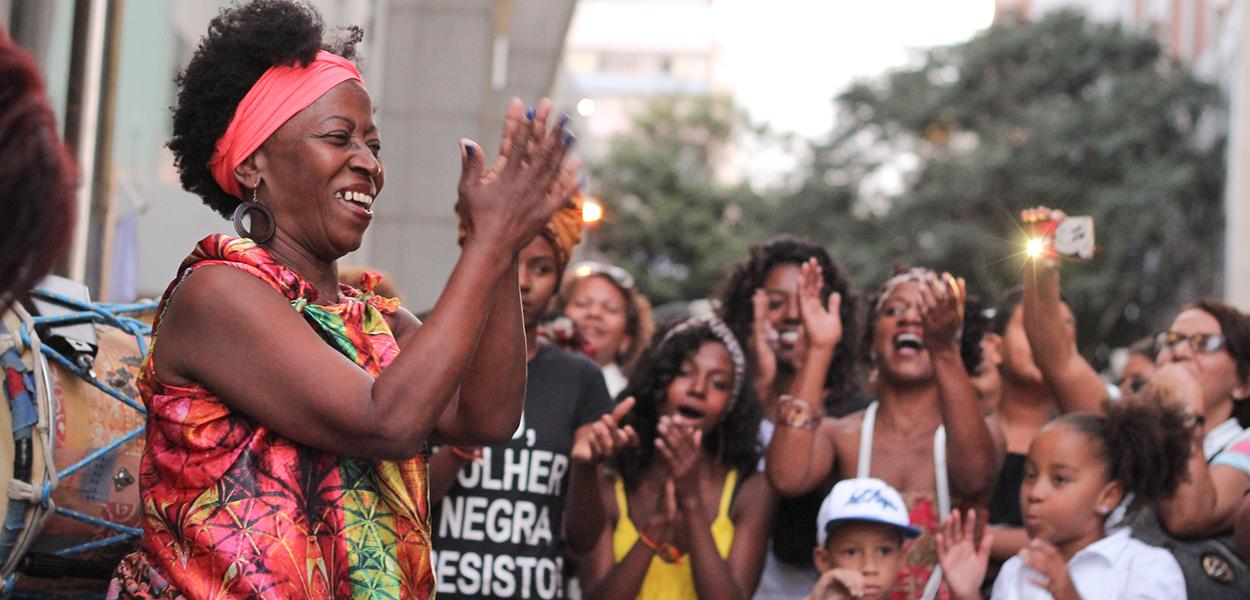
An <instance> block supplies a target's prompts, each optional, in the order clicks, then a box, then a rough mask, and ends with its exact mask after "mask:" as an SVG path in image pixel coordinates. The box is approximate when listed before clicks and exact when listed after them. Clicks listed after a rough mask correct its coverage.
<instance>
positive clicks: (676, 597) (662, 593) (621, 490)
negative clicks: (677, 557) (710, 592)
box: [612, 469, 738, 600]
mask: <svg viewBox="0 0 1250 600" xmlns="http://www.w3.org/2000/svg"><path fill="white" fill-rule="evenodd" d="M737 482H738V471H737V470H736V469H734V470H730V471H729V475H727V476H725V489H724V490H723V491H722V492H721V496H720V507H719V508H718V509H717V510H716V520H714V521H712V540H713V541H714V542H716V551H717V553H718V554H720V557H721V558H728V557H729V548H730V546H732V545H733V541H734V523H733V520H732V519H730V518H729V505H730V503H731V502H732V501H733V492H734V486H735V485H736V484H737ZM616 506H617V510H619V511H620V514H621V516H620V518H619V519H617V521H616V529H615V530H614V531H613V532H612V554H613V557H614V559H615V561H616V562H621V561H622V560H624V558H625V555H626V554H629V550H630V549H631V548H633V547H634V544H635V543H637V542H638V529H637V528H636V527H634V522H633V521H631V520H630V519H629V501H628V500H627V499H626V497H625V482H624V481H623V480H621V478H619V477H618V478H617V479H616ZM638 598H665V599H669V600H698V598H699V594H698V592H697V591H695V587H694V572H692V571H691V570H690V555H689V554H683V555H681V562H680V563H676V564H674V563H667V562H664V560H663V559H661V558H660V557H658V556H653V557H651V566H650V567H648V568H647V576H646V578H645V579H643V580H642V587H641V588H639V590H638Z"/></svg>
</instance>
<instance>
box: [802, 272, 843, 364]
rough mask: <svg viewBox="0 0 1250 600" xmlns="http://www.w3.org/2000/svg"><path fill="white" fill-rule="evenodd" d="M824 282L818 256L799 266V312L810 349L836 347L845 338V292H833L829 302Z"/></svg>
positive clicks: (830, 348)
mask: <svg viewBox="0 0 1250 600" xmlns="http://www.w3.org/2000/svg"><path fill="white" fill-rule="evenodd" d="M824 284H825V280H824V277H823V273H822V270H821V268H820V263H819V262H816V259H815V258H812V259H809V260H808V261H807V262H805V263H803V264H802V265H800V266H799V313H800V315H801V316H802V317H803V329H804V330H805V332H806V333H807V345H808V348H809V349H811V348H821V349H826V350H832V349H834V348H836V347H837V346H838V342H841V341H842V313H841V312H839V311H841V309H842V295H841V294H839V293H837V292H834V293H832V294H829V301H828V305H827V306H826V305H825V303H823V302H821V301H820V292H821V289H823V288H824Z"/></svg>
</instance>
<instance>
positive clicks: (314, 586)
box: [109, 235, 434, 599]
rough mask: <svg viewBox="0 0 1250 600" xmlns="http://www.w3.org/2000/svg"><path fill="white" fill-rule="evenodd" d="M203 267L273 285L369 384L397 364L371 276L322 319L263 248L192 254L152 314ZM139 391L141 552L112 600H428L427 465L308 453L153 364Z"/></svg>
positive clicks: (206, 245) (215, 240) (203, 246)
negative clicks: (142, 426) (176, 382)
mask: <svg viewBox="0 0 1250 600" xmlns="http://www.w3.org/2000/svg"><path fill="white" fill-rule="evenodd" d="M209 265H227V266H230V267H234V268H237V269H239V270H242V271H245V272H247V273H250V274H252V275H255V276H256V277H257V278H259V279H261V280H262V281H264V282H266V283H268V284H269V285H270V286H272V287H273V288H274V289H275V290H277V291H278V292H280V293H282V294H284V295H285V296H286V297H287V299H288V300H290V302H291V306H292V307H293V308H294V309H295V310H297V311H299V312H301V313H302V314H303V315H304V317H305V320H306V321H307V322H308V323H309V324H310V325H311V326H312V327H313V328H314V329H315V330H316V331H317V332H318V333H319V334H320V336H321V337H322V338H323V339H324V340H325V341H326V343H328V344H330V345H331V346H332V347H333V348H335V349H336V350H338V351H339V352H342V353H343V355H344V356H346V357H348V358H349V359H351V360H352V361H354V362H355V363H356V364H357V365H359V366H360V368H362V369H364V370H365V371H367V372H368V373H369V374H370V375H373V376H377V375H378V374H380V373H381V372H382V370H383V369H385V368H386V367H387V366H388V365H390V363H391V361H393V360H394V359H395V357H396V355H397V354H398V353H399V347H398V346H397V345H396V343H395V339H394V338H393V337H392V335H391V332H390V329H389V327H388V326H387V324H386V321H385V319H384V318H383V315H386V314H389V313H393V312H394V311H395V310H396V308H397V307H398V301H396V300H393V299H384V298H380V297H377V296H375V295H374V294H373V293H372V288H373V286H374V285H375V284H376V283H377V277H376V276H371V277H370V276H367V277H365V278H364V281H363V282H362V288H363V290H362V291H357V290H354V289H352V288H350V287H348V286H343V287H342V289H341V292H342V294H343V295H344V296H345V297H346V298H348V299H347V300H345V301H343V302H342V303H339V304H332V305H328V306H319V305H317V304H314V303H313V302H314V301H315V300H316V290H315V289H314V288H313V287H312V286H311V285H310V284H308V283H307V282H306V281H304V280H303V279H301V278H300V277H299V276H298V275H297V274H296V273H295V272H293V271H291V270H290V269H288V268H286V267H285V266H283V265H282V264H281V263H279V262H277V261H276V260H275V259H274V258H273V257H272V256H271V255H270V254H269V253H268V252H267V251H265V250H264V249H263V248H260V247H258V246H256V245H255V244H254V243H252V242H251V241H250V240H246V239H236V238H231V237H228V236H224V235H214V236H210V237H208V238H205V239H204V240H203V241H201V242H200V243H199V245H197V246H196V249H195V251H194V252H193V253H192V254H191V256H190V257H188V258H187V259H186V260H185V261H184V262H183V263H182V266H181V267H180V268H179V277H178V279H176V280H175V281H174V282H173V283H172V284H170V287H169V290H168V291H166V292H165V296H164V298H163V299H162V301H161V310H160V311H158V314H163V311H164V306H165V305H166V304H167V303H168V302H169V298H170V296H171V295H172V294H173V292H174V290H175V289H176V287H177V285H178V283H179V282H180V281H181V280H182V279H184V278H185V277H186V276H187V275H188V274H190V273H191V272H193V271H195V270H196V269H200V268H203V267H205V266H209ZM159 326H160V317H159V316H158V318H157V323H156V328H159ZM156 328H154V330H156ZM152 348H153V351H155V348H156V343H155V340H153V344H152ZM139 387H140V392H141V395H142V397H143V402H144V404H145V405H146V406H147V409H148V428H147V447H146V449H145V451H144V455H143V464H142V473H141V478H140V483H141V485H142V496H143V498H142V499H143V504H144V522H143V527H144V536H143V545H142V549H141V551H140V552H137V553H135V554H132V555H130V556H128V557H127V558H126V559H125V560H124V561H123V563H122V564H121V566H119V567H118V570H117V573H116V574H115V577H114V579H113V582H112V585H111V586H110V591H109V597H110V598H191V599H200V598H214V599H216V598H396V599H400V598H403V599H407V598H432V597H433V595H434V577H433V570H432V568H431V563H430V529H429V496H428V492H427V489H426V475H427V472H426V456H425V455H424V454H422V455H420V456H418V457H416V458H413V459H411V460H406V461H398V462H392V461H366V460H358V459H353V458H348V457H344V456H339V455H334V454H329V453H326V452H322V451H319V450H316V449H313V448H309V447H307V446H303V445H301V444H298V443H296V442H293V441H291V440H289V439H287V438H285V437H283V436H281V435H279V434H277V433H275V432H273V431H271V430H269V429H268V428H266V427H264V426H262V425H260V424H258V423H256V422H255V421H252V420H251V419H250V418H248V417H247V416H245V415H244V414H242V413H240V412H238V411H236V410H234V409H232V408H231V407H230V406H229V405H228V404H226V403H225V402H223V401H222V400H221V399H219V398H217V397H215V396H214V395H213V394H212V393H210V392H209V391H207V390H206V389H204V388H203V387H201V386H199V385H193V386H189V387H177V386H171V385H165V384H163V383H162V382H161V381H159V380H158V379H157V376H156V372H155V368H154V366H153V361H152V354H151V353H150V352H149V354H148V357H147V359H146V360H145V361H144V365H143V368H142V373H141V375H140V379H139Z"/></svg>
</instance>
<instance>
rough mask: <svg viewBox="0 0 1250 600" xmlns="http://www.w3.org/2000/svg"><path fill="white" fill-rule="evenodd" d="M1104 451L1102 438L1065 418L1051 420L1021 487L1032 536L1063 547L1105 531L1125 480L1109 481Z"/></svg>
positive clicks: (1034, 449) (1036, 443) (1033, 448)
mask: <svg viewBox="0 0 1250 600" xmlns="http://www.w3.org/2000/svg"><path fill="white" fill-rule="evenodd" d="M1102 451H1103V449H1102V448H1100V447H1098V444H1097V442H1095V441H1094V440H1091V439H1090V438H1089V436H1087V435H1086V434H1084V433H1082V432H1080V431H1077V430H1076V429H1074V428H1073V427H1072V426H1071V425H1068V424H1066V423H1055V424H1052V425H1049V426H1047V427H1045V428H1043V429H1042V431H1041V433H1039V434H1038V435H1037V438H1035V439H1034V440H1033V444H1032V445H1031V446H1030V447H1029V456H1028V460H1027V461H1026V462H1025V466H1024V483H1023V484H1022V485H1021V486H1020V507H1021V509H1022V510H1023V512H1024V528H1025V529H1026V530H1027V531H1028V533H1029V537H1030V538H1041V539H1043V540H1045V541H1047V542H1050V543H1052V544H1054V545H1056V546H1062V545H1064V544H1067V543H1070V542H1073V541H1077V540H1081V539H1084V538H1088V537H1091V536H1093V537H1095V539H1096V538H1097V537H1101V536H1102V527H1103V520H1104V518H1105V515H1106V513H1107V512H1110V511H1111V510H1112V509H1114V508H1115V506H1116V504H1118V503H1119V501H1120V498H1121V496H1122V494H1121V492H1120V485H1119V484H1118V483H1115V482H1108V481H1107V465H1106V463H1105V462H1104V459H1103V458H1102V456H1101V454H1102ZM1100 510H1101V511H1102V514H1100Z"/></svg>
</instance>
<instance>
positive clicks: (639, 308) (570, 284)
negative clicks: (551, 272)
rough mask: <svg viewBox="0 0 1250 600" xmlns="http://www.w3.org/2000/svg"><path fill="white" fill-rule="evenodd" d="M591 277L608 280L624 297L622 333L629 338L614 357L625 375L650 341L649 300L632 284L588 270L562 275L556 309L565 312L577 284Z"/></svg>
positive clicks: (653, 324) (651, 327) (651, 324)
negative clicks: (588, 271) (625, 284)
mask: <svg viewBox="0 0 1250 600" xmlns="http://www.w3.org/2000/svg"><path fill="white" fill-rule="evenodd" d="M591 277H598V278H599V279H602V280H604V281H606V282H608V283H609V284H611V286H612V287H613V288H614V289H616V291H617V292H619V293H620V294H621V297H622V298H624V299H625V303H624V304H625V333H626V334H627V335H629V340H630V341H629V346H628V347H627V348H625V352H623V353H622V354H621V356H619V357H618V358H617V361H616V362H617V364H618V365H620V367H621V372H623V373H625V375H626V376H628V375H629V374H630V373H633V370H634V367H635V366H636V365H637V364H638V359H639V358H641V357H642V353H643V351H645V350H646V349H647V345H648V344H650V343H651V335H652V334H653V333H655V323H654V322H653V321H652V320H651V301H650V300H648V299H647V297H646V296H644V295H643V294H642V292H640V291H638V290H637V289H635V288H633V287H625V286H623V285H621V284H620V282H618V281H617V280H615V279H613V278H612V277H611V276H610V275H608V274H606V273H592V274H590V275H581V276H579V275H577V274H576V273H571V272H570V273H569V274H568V276H567V277H565V278H564V285H562V286H560V295H559V296H557V302H558V303H559V306H558V307H557V309H556V310H557V312H561V313H563V312H565V309H566V308H567V307H568V305H569V300H571V299H572V297H573V292H574V291H575V290H576V289H577V286H578V285H579V284H580V283H581V282H583V281H585V280H587V279H590V278H591Z"/></svg>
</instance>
